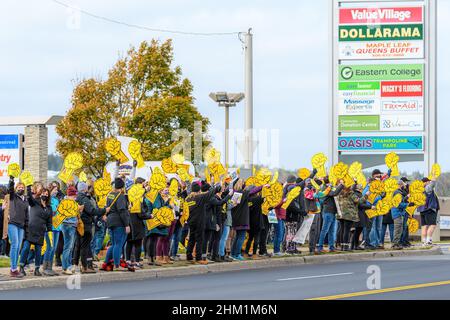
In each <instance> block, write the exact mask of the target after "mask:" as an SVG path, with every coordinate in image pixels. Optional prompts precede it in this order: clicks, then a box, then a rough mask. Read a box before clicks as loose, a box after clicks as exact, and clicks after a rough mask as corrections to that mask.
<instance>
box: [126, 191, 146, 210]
mask: <svg viewBox="0 0 450 320" xmlns="http://www.w3.org/2000/svg"><path fill="white" fill-rule="evenodd" d="M144 194H145V189H144V187H143V186H142V184H135V185H133V186H132V187H131V188H130V189H129V190H128V200H129V201H130V203H131V210H130V212H131V213H139V212H141V204H142V201H143V199H144Z"/></svg>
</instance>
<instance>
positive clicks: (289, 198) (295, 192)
mask: <svg viewBox="0 0 450 320" xmlns="http://www.w3.org/2000/svg"><path fill="white" fill-rule="evenodd" d="M301 190H302V189H301V188H300V187H295V188H293V189H292V190H291V191H289V193H288V194H287V196H286V202H285V203H284V204H283V205H282V206H281V207H282V208H283V209H285V210H286V209H287V208H288V207H289V205H290V204H291V202H292V201H293V200H294V199H295V198H297V197H298V196H299V195H300V191H301Z"/></svg>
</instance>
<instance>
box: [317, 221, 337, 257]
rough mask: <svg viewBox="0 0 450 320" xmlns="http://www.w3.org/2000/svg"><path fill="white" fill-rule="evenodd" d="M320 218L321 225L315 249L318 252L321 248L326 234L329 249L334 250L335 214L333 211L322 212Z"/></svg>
mask: <svg viewBox="0 0 450 320" xmlns="http://www.w3.org/2000/svg"><path fill="white" fill-rule="evenodd" d="M322 219H323V225H322V231H321V232H320V236H319V245H318V246H317V251H318V252H319V253H320V252H321V251H322V250H323V243H324V241H325V237H326V236H327V235H328V246H329V248H330V251H335V250H336V248H335V247H334V242H335V241H336V215H335V214H333V213H328V212H324V213H323V216H322Z"/></svg>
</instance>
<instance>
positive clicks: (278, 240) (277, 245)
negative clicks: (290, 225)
mask: <svg viewBox="0 0 450 320" xmlns="http://www.w3.org/2000/svg"><path fill="white" fill-rule="evenodd" d="M277 220H278V223H277V224H275V238H274V240H273V253H274V254H275V255H280V254H281V244H282V243H283V239H284V234H285V226H284V220H283V219H277Z"/></svg>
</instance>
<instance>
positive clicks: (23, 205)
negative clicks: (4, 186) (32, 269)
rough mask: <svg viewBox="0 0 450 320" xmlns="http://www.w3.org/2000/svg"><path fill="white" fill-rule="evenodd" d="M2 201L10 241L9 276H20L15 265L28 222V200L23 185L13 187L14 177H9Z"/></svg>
mask: <svg viewBox="0 0 450 320" xmlns="http://www.w3.org/2000/svg"><path fill="white" fill-rule="evenodd" d="M6 197H8V198H5V202H4V203H3V209H4V214H5V215H6V216H7V217H5V218H7V219H8V238H9V241H10V243H11V248H10V263H11V270H10V276H11V277H13V278H22V277H23V275H22V274H21V273H20V272H19V270H18V268H17V265H18V262H19V251H20V246H21V245H22V241H23V238H24V233H25V225H26V224H27V223H28V201H27V199H26V197H25V185H24V184H23V183H18V184H17V185H16V187H15V188H14V177H10V179H9V185H8V194H7V195H6Z"/></svg>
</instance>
